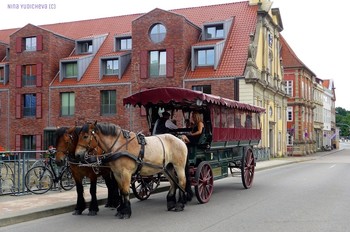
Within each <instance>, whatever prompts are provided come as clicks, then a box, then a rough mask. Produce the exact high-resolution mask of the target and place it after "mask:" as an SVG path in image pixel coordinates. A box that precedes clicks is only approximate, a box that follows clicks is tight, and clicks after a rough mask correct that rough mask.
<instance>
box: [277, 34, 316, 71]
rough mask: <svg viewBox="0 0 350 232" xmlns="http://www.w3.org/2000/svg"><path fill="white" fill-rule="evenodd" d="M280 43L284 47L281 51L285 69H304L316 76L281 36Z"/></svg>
mask: <svg viewBox="0 0 350 232" xmlns="http://www.w3.org/2000/svg"><path fill="white" fill-rule="evenodd" d="M280 41H281V45H282V50H281V56H282V60H283V68H285V69H288V68H304V69H307V70H308V71H309V72H310V73H311V75H313V76H316V74H315V73H314V72H312V71H311V69H309V68H308V67H307V66H306V65H305V64H304V63H303V62H302V61H301V60H300V59H299V57H298V56H297V55H296V54H295V52H294V51H293V50H292V48H291V47H290V46H289V44H288V43H287V41H286V40H285V39H284V38H283V36H282V35H281V34H280Z"/></svg>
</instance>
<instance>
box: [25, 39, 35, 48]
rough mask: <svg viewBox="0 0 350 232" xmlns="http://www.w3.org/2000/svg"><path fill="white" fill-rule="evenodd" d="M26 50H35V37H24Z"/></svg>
mask: <svg viewBox="0 0 350 232" xmlns="http://www.w3.org/2000/svg"><path fill="white" fill-rule="evenodd" d="M24 43H25V50H26V51H36V37H28V38H25V39H24Z"/></svg>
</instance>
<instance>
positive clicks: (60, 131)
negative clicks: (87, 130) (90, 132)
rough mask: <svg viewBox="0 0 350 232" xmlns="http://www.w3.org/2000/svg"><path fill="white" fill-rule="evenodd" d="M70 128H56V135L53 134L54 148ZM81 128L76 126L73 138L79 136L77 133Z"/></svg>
mask: <svg viewBox="0 0 350 232" xmlns="http://www.w3.org/2000/svg"><path fill="white" fill-rule="evenodd" d="M69 128H70V127H65V126H63V127H59V128H57V130H56V133H55V136H56V146H57V144H58V142H59V139H60V138H61V137H62V136H63V135H64V134H65V133H66V132H67V130H69ZM81 129H82V128H81V126H76V127H75V129H74V135H75V136H74V138H77V137H78V136H79V133H80V131H81Z"/></svg>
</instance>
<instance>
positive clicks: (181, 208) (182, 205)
mask: <svg viewBox="0 0 350 232" xmlns="http://www.w3.org/2000/svg"><path fill="white" fill-rule="evenodd" d="M184 208H185V205H184V204H177V205H176V207H175V212H180V211H183V210H184Z"/></svg>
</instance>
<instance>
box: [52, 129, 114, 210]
mask: <svg viewBox="0 0 350 232" xmlns="http://www.w3.org/2000/svg"><path fill="white" fill-rule="evenodd" d="M80 130H81V128H78V127H71V128H67V127H61V128H59V129H57V131H56V149H57V153H56V163H57V164H58V165H62V163H63V162H64V161H65V158H66V157H68V162H69V165H70V168H71V171H72V175H73V178H74V180H75V183H76V191H77V204H76V206H75V210H74V212H73V215H81V214H82V212H83V211H84V210H85V209H86V202H85V199H84V186H83V179H84V177H88V178H89V179H90V194H91V202H90V205H89V213H88V215H92V216H94V215H96V214H97V212H98V211H99V209H98V202H97V196H96V185H97V178H98V176H102V177H103V178H104V180H105V183H106V185H107V188H108V198H107V203H106V205H105V206H106V207H114V208H116V207H117V206H118V205H119V202H120V195H119V191H118V188H117V183H116V181H115V179H114V177H113V176H112V172H111V170H110V168H108V167H105V168H101V167H100V168H98V170H94V169H93V168H92V167H89V166H81V163H80V161H77V160H76V158H75V155H74V152H75V148H76V145H77V143H78V134H79V131H80ZM89 152H95V153H98V154H101V153H102V150H94V151H89Z"/></svg>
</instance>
